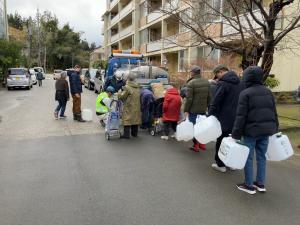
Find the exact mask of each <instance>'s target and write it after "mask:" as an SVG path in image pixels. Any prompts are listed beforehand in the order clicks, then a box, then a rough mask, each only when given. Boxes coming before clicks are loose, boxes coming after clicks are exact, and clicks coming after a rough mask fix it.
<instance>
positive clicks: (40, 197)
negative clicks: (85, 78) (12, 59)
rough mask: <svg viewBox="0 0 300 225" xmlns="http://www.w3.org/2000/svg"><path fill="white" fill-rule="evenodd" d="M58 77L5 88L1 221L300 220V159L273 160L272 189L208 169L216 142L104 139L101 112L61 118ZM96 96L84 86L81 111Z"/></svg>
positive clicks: (103, 224)
mask: <svg viewBox="0 0 300 225" xmlns="http://www.w3.org/2000/svg"><path fill="white" fill-rule="evenodd" d="M53 89H54V82H53V81H52V80H45V81H44V86H43V87H42V88H39V87H37V86H35V87H34V88H33V89H32V90H30V91H26V90H15V91H7V90H5V89H4V90H2V91H0V117H1V122H0V225H220V224H221V225H283V224H286V225H299V224H300V194H299V192H300V179H299V178H300V158H299V156H295V157H293V158H292V159H291V160H288V161H285V162H282V163H270V164H268V173H267V184H266V187H267V188H268V192H267V193H266V194H259V193H258V194H256V195H255V196H250V195H247V194H245V193H242V192H240V191H238V190H237V189H236V188H235V184H236V183H238V182H240V181H242V179H243V173H242V171H234V172H233V171H231V172H228V173H227V174H220V173H217V172H215V171H213V170H212V169H211V168H210V165H211V163H212V159H213V145H209V146H208V149H207V151H203V152H200V153H198V154H197V153H194V152H191V151H189V150H187V148H188V144H186V143H178V142H176V141H175V140H171V141H162V140H160V138H159V137H151V136H149V135H148V134H147V133H140V136H139V138H137V139H134V140H113V141H110V142H108V141H106V140H105V138H104V135H103V133H104V132H103V129H102V128H100V127H99V124H98V122H97V118H96V117H94V121H93V122H90V123H76V122H74V121H73V120H72V113H71V104H70V103H69V104H68V106H67V107H68V110H67V116H68V119H67V120H65V121H64V120H55V119H54V117H53V110H54V107H55V105H56V103H55V102H54V90H53ZM95 99H96V94H95V93H93V92H92V91H88V90H86V89H85V90H84V94H83V108H92V109H94V102H95Z"/></svg>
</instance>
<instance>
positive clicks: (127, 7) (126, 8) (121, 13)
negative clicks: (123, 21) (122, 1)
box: [120, 1, 134, 18]
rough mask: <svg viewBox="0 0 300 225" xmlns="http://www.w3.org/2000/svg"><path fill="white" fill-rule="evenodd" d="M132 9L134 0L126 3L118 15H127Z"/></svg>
mask: <svg viewBox="0 0 300 225" xmlns="http://www.w3.org/2000/svg"><path fill="white" fill-rule="evenodd" d="M133 9H134V2H133V1H131V2H130V3H129V4H128V5H126V6H125V7H124V8H123V9H122V10H121V12H120V17H121V18H123V17H124V16H127V14H129V13H130V12H131V11H132V10H133Z"/></svg>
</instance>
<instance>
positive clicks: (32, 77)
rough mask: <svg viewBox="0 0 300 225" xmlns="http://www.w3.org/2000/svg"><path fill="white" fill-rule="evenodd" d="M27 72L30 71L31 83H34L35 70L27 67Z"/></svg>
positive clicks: (35, 81) (35, 80) (35, 82)
mask: <svg viewBox="0 0 300 225" xmlns="http://www.w3.org/2000/svg"><path fill="white" fill-rule="evenodd" d="M29 73H30V75H31V79H32V83H33V84H34V85H36V84H37V79H36V72H35V71H34V69H33V68H30V69H29Z"/></svg>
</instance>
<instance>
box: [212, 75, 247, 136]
mask: <svg viewBox="0 0 300 225" xmlns="http://www.w3.org/2000/svg"><path fill="white" fill-rule="evenodd" d="M243 89H244V85H243V83H242V82H241V81H240V78H239V77H238V76H237V74H236V73H235V72H234V71H229V72H227V73H226V74H225V75H224V76H223V77H222V78H221V79H219V81H218V83H217V86H216V90H215V96H214V98H213V100H212V103H211V105H210V107H209V112H208V114H209V115H213V116H215V117H217V118H218V120H219V121H220V123H221V127H222V131H223V132H224V133H231V131H232V128H233V124H234V120H235V115H236V109H237V105H238V99H239V95H240V92H241V91H242V90H243Z"/></svg>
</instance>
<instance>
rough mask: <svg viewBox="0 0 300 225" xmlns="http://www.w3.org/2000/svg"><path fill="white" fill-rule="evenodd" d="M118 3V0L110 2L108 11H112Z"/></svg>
mask: <svg viewBox="0 0 300 225" xmlns="http://www.w3.org/2000/svg"><path fill="white" fill-rule="evenodd" d="M118 2H119V0H112V1H111V2H110V9H112V8H113V7H114V6H115V5H116V4H117V3H118Z"/></svg>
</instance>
